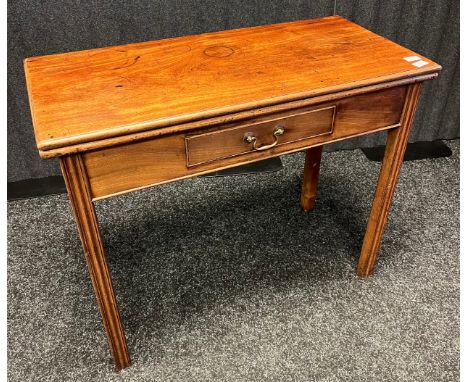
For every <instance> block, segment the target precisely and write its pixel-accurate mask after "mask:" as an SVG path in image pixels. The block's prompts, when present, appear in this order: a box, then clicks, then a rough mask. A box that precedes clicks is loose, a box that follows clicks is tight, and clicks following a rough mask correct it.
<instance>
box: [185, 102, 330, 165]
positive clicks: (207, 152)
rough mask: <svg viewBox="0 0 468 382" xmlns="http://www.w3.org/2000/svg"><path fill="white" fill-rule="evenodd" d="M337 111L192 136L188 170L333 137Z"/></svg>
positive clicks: (324, 109)
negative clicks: (251, 153) (309, 139)
mask: <svg viewBox="0 0 468 382" xmlns="http://www.w3.org/2000/svg"><path fill="white" fill-rule="evenodd" d="M335 111H336V106H335V105H332V106H327V107H319V108H317V107H315V108H310V107H309V108H305V109H301V110H296V111H295V112H294V114H292V115H288V116H282V117H276V118H272V119H271V120H268V121H264V122H257V123H246V124H242V125H240V126H236V127H233V128H228V129H222V130H216V131H210V132H207V133H202V134H194V135H188V136H186V138H185V148H186V154H187V167H192V166H197V165H201V164H205V163H209V162H213V161H216V160H220V159H226V158H230V157H235V156H239V155H242V154H247V153H250V152H254V151H265V150H270V149H272V148H273V147H280V146H282V145H285V144H287V143H293V142H298V141H301V140H304V139H307V138H312V137H316V136H319V135H324V134H331V133H332V131H333V121H334V117H335Z"/></svg>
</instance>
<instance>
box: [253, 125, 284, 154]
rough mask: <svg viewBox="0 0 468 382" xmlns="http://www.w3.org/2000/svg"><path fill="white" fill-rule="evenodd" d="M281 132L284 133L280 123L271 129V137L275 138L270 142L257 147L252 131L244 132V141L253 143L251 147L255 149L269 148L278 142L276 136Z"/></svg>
mask: <svg viewBox="0 0 468 382" xmlns="http://www.w3.org/2000/svg"><path fill="white" fill-rule="evenodd" d="M283 134H284V127H283V126H281V125H277V126H275V129H274V130H273V137H274V138H275V141H274V142H273V143H272V144H269V145H264V146H260V147H257V137H256V136H255V135H253V133H251V132H248V133H245V134H244V142H245V143H253V145H252V148H253V149H254V150H255V151H263V150H268V149H271V148H272V147H275V146H276V145H277V144H278V137H279V136H280V135H283Z"/></svg>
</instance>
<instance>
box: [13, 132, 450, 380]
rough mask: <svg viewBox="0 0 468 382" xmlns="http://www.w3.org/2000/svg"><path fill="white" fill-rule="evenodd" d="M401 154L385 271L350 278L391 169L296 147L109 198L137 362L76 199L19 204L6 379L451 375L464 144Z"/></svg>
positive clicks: (108, 224) (351, 155)
mask: <svg viewBox="0 0 468 382" xmlns="http://www.w3.org/2000/svg"><path fill="white" fill-rule="evenodd" d="M448 145H449V146H450V147H451V149H452V150H453V151H454V155H453V156H452V157H449V158H440V159H428V160H421V161H414V162H406V163H405V164H404V165H403V168H402V173H401V176H400V182H399V185H398V187H397V190H396V195H395V199H394V204H393V208H392V211H391V213H390V218H389V223H388V225H387V229H386V231H385V235H384V239H383V243H382V247H381V250H380V258H379V262H378V266H377V268H376V270H375V274H374V275H373V276H372V277H370V278H368V279H365V280H361V279H358V278H357V277H356V276H355V274H354V267H355V264H356V259H357V256H358V254H359V248H360V244H361V241H362V236H363V233H364V229H365V226H366V221H367V216H368V212H369V208H370V203H371V200H372V195H373V191H374V187H375V181H376V177H377V175H378V170H379V164H378V163H375V162H369V161H368V160H367V159H366V157H365V156H364V155H363V154H362V152H361V151H359V150H355V151H341V152H334V153H325V154H324V157H323V164H322V169H321V178H320V186H319V197H318V202H317V206H316V209H315V211H314V212H312V213H310V214H305V213H304V212H302V211H301V209H300V208H299V205H298V198H299V192H300V179H301V175H302V163H303V159H304V156H303V154H302V153H300V154H294V155H290V156H286V157H284V158H283V163H284V165H285V167H284V168H283V169H282V170H281V171H278V172H275V173H267V174H257V175H248V176H232V177H224V178H196V179H191V180H186V181H183V182H177V183H172V184H167V185H163V186H160V187H156V188H151V189H146V190H143V191H139V192H135V193H131V194H128V195H123V196H119V197H116V198H113V199H109V200H106V201H101V202H98V203H97V212H98V216H99V219H100V222H101V228H102V233H103V237H104V243H105V247H106V250H107V254H108V258H109V262H110V267H111V273H112V276H113V278H114V286H115V289H116V293H117V299H118V302H119V304H120V309H121V313H122V319H123V322H124V326H125V329H126V334H127V339H128V345H129V350H130V352H131V355H132V360H133V366H131V367H130V368H129V369H126V370H125V371H123V372H122V373H120V374H119V373H116V372H115V371H114V369H113V365H112V363H111V360H110V356H109V351H108V347H107V342H106V340H105V337H104V332H103V329H102V326H101V321H100V316H99V313H98V309H97V306H96V303H95V298H94V295H93V292H92V288H91V284H90V281H89V279H88V275H87V271H86V266H85V261H84V257H83V254H82V250H81V246H80V242H79V238H78V235H77V233H76V230H75V226H74V221H73V218H72V214H71V211H70V209H69V205H68V200H67V197H66V196H65V195H59V196H50V197H41V198H36V199H30V200H23V201H15V202H11V203H9V213H8V215H9V217H8V230H9V235H8V371H9V381H10V382H14V381H21V382H24V381H311V382H312V381H322V382H329V381H412V382H413V381H424V382H429V381H437V382H440V381H457V380H458V377H459V365H458V354H459V339H458V334H459V319H458V316H459V297H458V295H459V265H458V264H459V175H458V174H459V143H458V141H450V142H448Z"/></svg>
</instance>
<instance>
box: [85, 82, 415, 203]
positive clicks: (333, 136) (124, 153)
mask: <svg viewBox="0 0 468 382" xmlns="http://www.w3.org/2000/svg"><path fill="white" fill-rule="evenodd" d="M405 95H406V87H405V86H402V87H396V88H390V89H384V90H380V91H377V92H373V93H368V94H363V95H358V96H352V97H344V98H341V99H338V100H336V101H334V102H327V103H324V104H321V105H316V106H315V107H314V108H312V107H309V108H308V109H306V108H302V109H295V110H289V111H285V112H281V113H277V114H275V115H274V116H273V115H270V116H260V117H256V118H253V119H251V120H249V121H248V122H245V123H242V124H241V125H240V124H239V123H234V122H232V123H229V124H226V125H223V126H219V127H217V128H216V130H215V128H211V129H207V130H205V131H204V132H203V133H198V134H190V135H188V134H184V133H180V134H174V135H168V136H162V137H158V138H152V139H148V140H142V141H138V142H134V143H128V144H124V145H119V146H114V147H109V148H105V149H100V150H96V151H89V152H85V153H83V154H82V156H83V161H84V164H85V167H86V171H87V174H88V178H89V184H90V186H91V193H92V197H93V199H95V200H96V199H100V198H105V197H107V196H111V195H115V194H119V193H123V192H126V191H130V190H134V189H138V188H143V187H148V186H151V185H155V184H160V183H165V182H169V181H173V180H177V179H182V178H187V177H191V176H194V175H199V174H203V173H209V172H212V171H216V170H219V169H221V168H228V167H235V166H237V165H240V164H245V163H250V162H255V161H258V160H262V159H266V158H270V157H273V156H278V155H281V154H286V153H291V152H295V151H299V150H303V149H305V148H308V147H311V146H316V145H322V144H326V143H331V142H334V141H338V140H342V139H346V138H351V137H356V136H359V135H363V134H368V133H371V132H374V131H380V130H385V129H390V128H393V127H397V126H398V125H399V123H400V117H401V112H402V110H403V107H404V103H405ZM275 116H276V117H275ZM293 121H294V124H293V123H292V122H293ZM280 122H281V123H283V124H284V127H285V129H284V134H283V135H280V136H279V137H278V143H277V144H276V145H275V146H274V147H272V148H270V149H266V150H261V151H255V150H253V149H252V143H250V144H246V143H244V141H243V134H244V133H245V132H252V133H254V134H256V135H257V136H258V146H257V147H262V145H268V144H272V143H274V142H275V137H273V135H272V132H273V130H274V129H275V127H276V125H277V124H279V123H280ZM298 126H299V127H298ZM215 131H219V135H218V134H214V132H215ZM288 133H289V135H288ZM206 136H207V137H209V139H208V138H206ZM221 138H222V139H221ZM205 139H207V140H205ZM280 139H281V141H280ZM192 140H193V141H192ZM191 141H192V142H191ZM225 141H227V142H229V144H231V145H232V146H229V149H225V147H224V146H225V145H226V143H225ZM213 142H215V143H216V144H215V143H213ZM230 142H233V143H230ZM203 147H206V148H207V153H203V152H202V151H201V148H203ZM213 148H216V149H217V150H216V151H214V150H213ZM187 152H188V153H189V157H187ZM231 153H232V156H227V157H226V155H231ZM202 161H205V162H204V163H201V164H197V163H200V162H202Z"/></svg>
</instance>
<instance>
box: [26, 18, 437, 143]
mask: <svg viewBox="0 0 468 382" xmlns="http://www.w3.org/2000/svg"><path fill="white" fill-rule="evenodd" d="M410 55H415V53H413V52H411V51H410V50H408V49H406V48H404V47H401V46H399V45H397V44H395V43H393V42H391V41H389V40H387V39H385V38H383V37H380V36H378V35H376V34H374V33H372V32H370V31H368V30H366V29H364V28H362V27H360V26H358V25H356V24H354V23H352V22H350V21H348V20H346V19H343V18H341V17H339V16H331V17H325V18H321V19H313V20H303V21H295V22H289V23H282V24H274V25H267V26H260V27H253V28H244V29H237V30H228V31H222V32H214V33H206V34H201V35H194V36H185V37H179V38H172V39H166V40H159V41H152V42H143V43H136V44H129V45H122V46H114V47H108V48H100V49H92V50H86V51H80V52H72V53H64V54H56V55H49V56H41V57H33V58H28V59H26V60H25V71H26V78H27V85H28V92H29V98H30V105H31V109H32V115H33V124H34V129H35V135H36V142H37V145H38V148H39V149H40V150H50V149H53V148H58V147H66V146H69V145H73V144H79V143H83V142H91V141H95V140H99V139H105V138H111V137H117V136H122V135H126V134H132V133H136V132H141V131H145V130H149V129H155V128H160V127H162V126H169V125H175V124H178V123H182V122H187V121H191V120H195V119H200V118H206V117H212V116H216V115H222V114H226V113H231V112H238V111H241V110H248V109H252V108H256V107H260V106H266V105H272V104H275V103H280V102H287V101H291V100H296V99H302V98H307V97H311V96H315V95H319V94H326V93H330V92H336V91H340V90H344V89H348V88H352V87H358V86H365V85H372V84H375V83H379V82H385V81H390V80H394V79H399V78H407V77H412V76H416V75H421V74H426V73H431V72H435V71H438V70H440V66H439V65H438V64H436V63H434V62H432V61H430V60H427V59H424V60H425V61H427V62H428V64H427V65H425V66H423V67H421V68H417V67H415V66H414V65H412V63H410V62H407V61H405V60H404V59H403V58H404V57H406V56H410ZM420 57H421V56H420Z"/></svg>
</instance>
